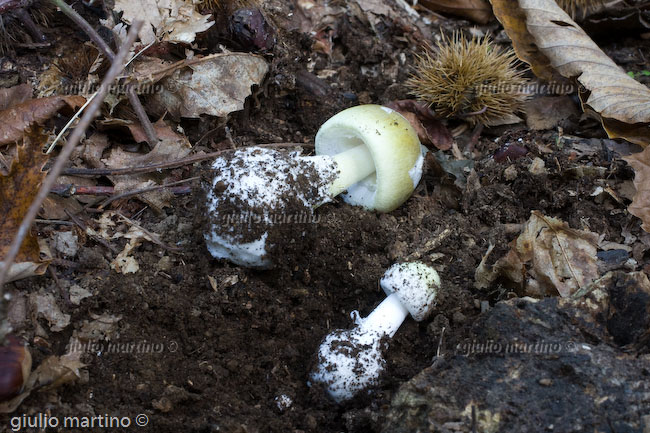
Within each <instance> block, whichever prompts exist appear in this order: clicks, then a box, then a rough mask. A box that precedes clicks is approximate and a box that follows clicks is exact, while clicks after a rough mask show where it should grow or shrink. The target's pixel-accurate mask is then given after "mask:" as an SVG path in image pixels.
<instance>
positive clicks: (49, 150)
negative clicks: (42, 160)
mask: <svg viewBox="0 0 650 433" xmlns="http://www.w3.org/2000/svg"><path fill="white" fill-rule="evenodd" d="M96 96H97V92H95V93H93V94H92V96H91V97H90V98H89V99H88V100H87V101H86V103H85V104H84V105H82V106H81V108H80V109H79V110H77V112H76V113H74V116H72V118H71V119H70V120H68V123H66V124H65V126H64V127H63V128H62V129H61V131H60V132H59V133H58V134H57V136H56V138H55V139H54V141H53V142H52V144H50V147H48V148H47V152H45V153H50V152H52V150H54V146H56V143H58V142H59V140H61V137H63V134H65V132H66V131H67V130H68V129H69V128H70V127H71V126H72V124H73V123H74V121H75V120H77V118H78V117H79V116H81V113H83V112H84V110H85V109H86V107H88V106H89V105H90V104H91V103H92V102H93V99H95V97H96Z"/></svg>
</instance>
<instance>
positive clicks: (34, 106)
mask: <svg viewBox="0 0 650 433" xmlns="http://www.w3.org/2000/svg"><path fill="white" fill-rule="evenodd" d="M85 102H86V99H85V98H84V97H83V96H51V97H49V98H39V99H30V100H27V101H25V102H22V103H20V104H18V105H14V106H13V107H11V108H8V109H6V110H3V111H0V146H2V145H4V144H10V143H14V142H16V141H18V140H20V139H21V138H22V137H23V134H24V133H25V131H26V130H27V128H28V127H29V126H30V125H31V124H33V123H37V124H41V123H42V122H44V121H46V120H47V119H49V118H50V117H52V116H54V115H55V114H56V113H58V112H59V111H60V110H62V109H63V108H65V107H69V108H71V109H76V108H78V107H81V106H82V105H83V104H84V103H85ZM43 144H45V143H43Z"/></svg>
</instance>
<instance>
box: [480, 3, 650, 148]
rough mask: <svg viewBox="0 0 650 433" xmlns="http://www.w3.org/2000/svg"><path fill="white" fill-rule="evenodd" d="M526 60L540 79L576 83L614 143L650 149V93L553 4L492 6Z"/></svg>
mask: <svg viewBox="0 0 650 433" xmlns="http://www.w3.org/2000/svg"><path fill="white" fill-rule="evenodd" d="M492 5H493V7H494V13H495V15H496V16H497V18H498V19H499V21H501V23H502V24H503V27H504V28H505V30H506V32H507V33H508V35H509V36H510V39H512V41H513V45H514V47H515V51H516V52H517V55H518V56H519V58H520V59H522V60H523V61H525V62H527V63H529V64H530V66H531V69H532V70H533V72H535V74H536V75H538V76H539V77H541V78H543V79H547V80H551V79H553V78H554V71H557V72H558V73H559V74H560V75H561V76H562V77H564V78H568V79H575V80H577V81H578V83H580V84H581V85H582V87H583V89H582V91H581V92H580V95H579V96H580V98H581V101H582V104H583V109H584V110H585V111H586V112H588V113H590V114H597V115H598V117H600V119H601V121H602V124H603V127H604V128H605V130H606V131H607V134H608V135H609V136H610V137H611V138H624V139H626V140H628V141H631V142H633V143H637V144H640V145H642V146H646V145H648V144H649V143H650V126H649V125H648V124H649V123H650V89H648V88H647V87H646V86H644V85H643V84H641V83H639V82H638V81H636V80H635V79H634V78H632V77H630V76H629V75H627V74H626V73H625V71H623V69H621V68H620V67H619V66H618V65H616V63H614V61H612V59H610V58H609V57H608V56H607V55H606V54H605V53H603V52H602V50H601V49H600V48H598V45H596V44H595V43H594V42H593V41H592V40H591V38H589V36H587V34H586V33H585V32H584V31H583V30H582V29H581V28H580V26H578V25H577V24H576V23H575V22H574V21H573V20H572V19H571V17H569V15H567V14H566V12H564V11H563V10H562V9H561V8H560V7H559V6H558V5H557V4H556V3H555V1H553V0H518V2H512V1H506V0H492Z"/></svg>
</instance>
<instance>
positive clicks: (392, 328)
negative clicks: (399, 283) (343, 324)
mask: <svg viewBox="0 0 650 433" xmlns="http://www.w3.org/2000/svg"><path fill="white" fill-rule="evenodd" d="M408 314H409V312H408V310H407V309H406V307H405V306H404V304H402V302H401V301H400V300H399V296H398V295H397V294H396V293H393V294H391V295H390V296H387V297H386V299H384V300H383V301H382V302H381V304H379V305H377V308H375V310H374V311H373V312H372V313H370V315H369V316H368V317H366V318H365V319H362V320H361V323H360V325H359V328H360V330H364V331H371V330H372V331H375V333H370V332H369V333H368V334H366V335H369V336H371V337H372V336H374V335H379V336H380V337H383V336H384V335H387V336H388V337H390V338H392V337H393V336H394V335H395V333H396V332H397V330H398V329H399V327H400V326H401V325H402V323H403V322H404V319H406V316H408Z"/></svg>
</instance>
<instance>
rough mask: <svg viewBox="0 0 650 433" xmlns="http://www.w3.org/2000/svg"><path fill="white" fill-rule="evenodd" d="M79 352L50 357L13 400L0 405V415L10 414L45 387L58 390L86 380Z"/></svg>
mask: <svg viewBox="0 0 650 433" xmlns="http://www.w3.org/2000/svg"><path fill="white" fill-rule="evenodd" d="M82 354H83V353H82V352H81V351H71V352H70V353H67V354H65V355H63V356H50V357H48V358H45V359H44V360H43V362H41V364H40V365H39V366H38V367H37V368H36V369H35V370H34V371H33V372H32V374H30V376H29V379H28V380H27V383H25V390H24V391H23V392H22V393H21V394H20V395H17V396H16V397H14V398H13V399H11V400H9V401H6V402H3V403H0V413H12V412H14V411H15V410H16V409H17V408H18V407H19V406H20V404H21V403H22V402H23V400H25V399H26V398H27V397H29V396H30V395H31V393H32V392H33V391H35V390H36V389H38V388H41V387H45V388H47V389H53V388H58V387H59V386H61V385H64V384H66V383H70V382H73V381H75V380H77V379H84V380H87V378H88V373H87V371H85V370H82V369H83V367H85V364H83V363H82V362H81V355H82Z"/></svg>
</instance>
